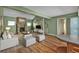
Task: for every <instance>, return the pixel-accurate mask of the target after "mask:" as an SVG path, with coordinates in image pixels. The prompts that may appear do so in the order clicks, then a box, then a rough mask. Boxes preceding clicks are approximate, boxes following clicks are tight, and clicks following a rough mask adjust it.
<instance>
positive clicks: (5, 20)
mask: <svg viewBox="0 0 79 59" xmlns="http://www.w3.org/2000/svg"><path fill="white" fill-rule="evenodd" d="M3 19H4V27H5V28H6V27H10V28H11V29H10V31H11V32H14V33H15V32H16V24H15V25H14V26H8V21H15V22H16V18H14V17H9V16H4V18H3ZM5 28H4V29H5Z"/></svg>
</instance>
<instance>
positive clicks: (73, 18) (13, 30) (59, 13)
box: [0, 6, 79, 53]
mask: <svg viewBox="0 0 79 59" xmlns="http://www.w3.org/2000/svg"><path fill="white" fill-rule="evenodd" d="M78 8H79V7H78V6H6V7H5V6H2V7H0V45H1V46H0V52H1V53H61V52H63V53H67V52H79V49H76V48H74V49H73V48H72V49H73V50H74V51H71V50H72V49H70V46H72V47H73V46H77V48H79V46H78V42H79V40H78V39H79V38H78V35H79V31H78V30H79V28H78V23H79V21H78V19H79V17H78V14H79V10H78ZM74 26H75V27H74ZM72 38H73V39H72ZM71 39H72V40H71ZM74 39H75V40H74ZM68 43H69V44H68ZM72 43H74V44H72ZM67 49H68V50H67ZM76 50H77V51H76Z"/></svg>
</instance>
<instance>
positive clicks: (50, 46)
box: [0, 35, 66, 53]
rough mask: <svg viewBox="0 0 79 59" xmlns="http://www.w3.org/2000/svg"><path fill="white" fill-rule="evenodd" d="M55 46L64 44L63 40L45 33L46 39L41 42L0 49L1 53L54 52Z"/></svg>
mask: <svg viewBox="0 0 79 59" xmlns="http://www.w3.org/2000/svg"><path fill="white" fill-rule="evenodd" d="M56 46H57V47H60V46H61V47H64V46H66V43H65V42H62V41H60V40H58V39H57V38H56V37H54V36H48V35H46V39H45V40H43V41H41V42H36V43H35V44H33V45H31V46H29V47H24V46H22V45H19V46H15V47H12V48H8V49H5V50H3V51H0V52H1V53H56V49H57V48H56Z"/></svg>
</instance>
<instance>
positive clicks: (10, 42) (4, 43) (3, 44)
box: [0, 35, 19, 50]
mask: <svg viewBox="0 0 79 59" xmlns="http://www.w3.org/2000/svg"><path fill="white" fill-rule="evenodd" d="M18 44H19V41H18V36H17V35H14V36H13V37H12V38H7V39H2V38H0V50H4V49H7V48H10V47H14V46H16V45H18Z"/></svg>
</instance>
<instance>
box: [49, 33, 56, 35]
mask: <svg viewBox="0 0 79 59" xmlns="http://www.w3.org/2000/svg"><path fill="white" fill-rule="evenodd" d="M48 35H52V36H57V35H56V34H50V33H48Z"/></svg>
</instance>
